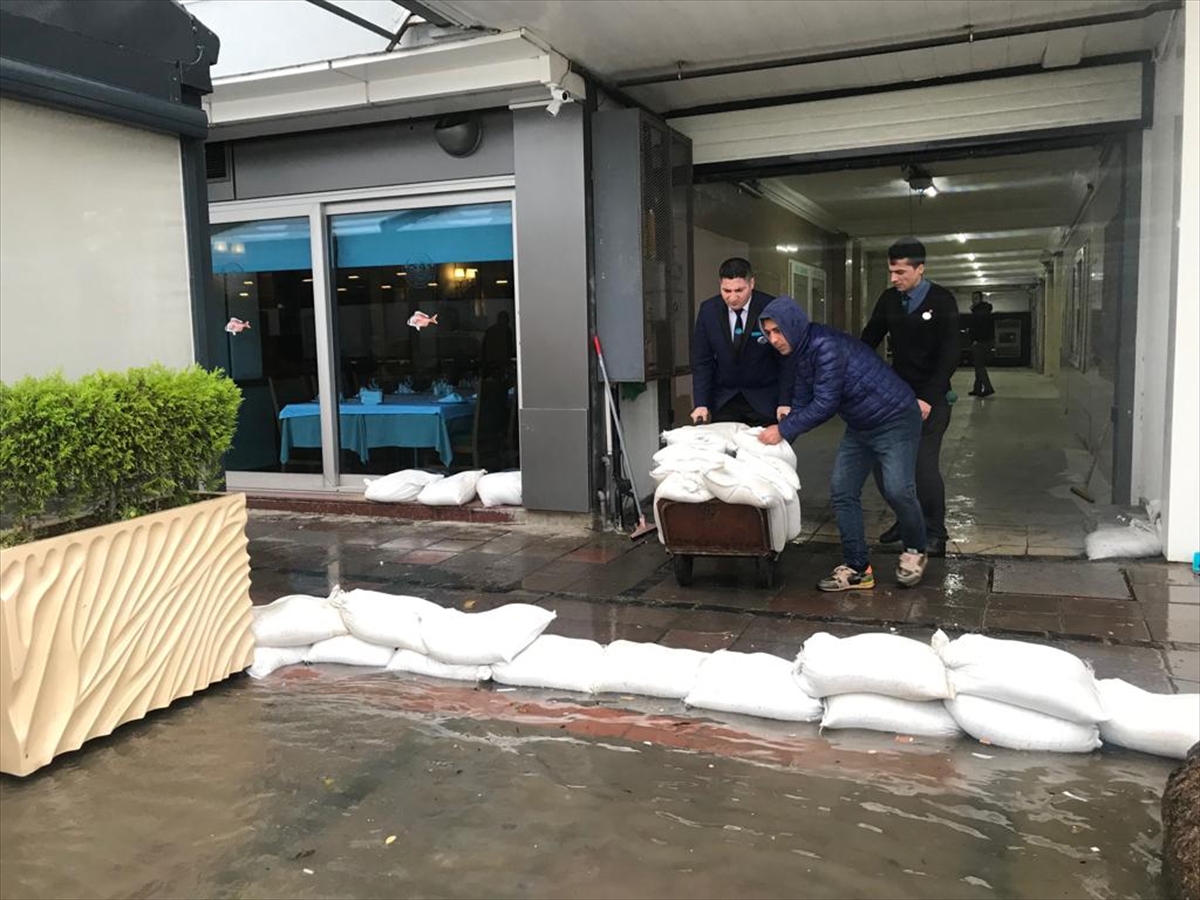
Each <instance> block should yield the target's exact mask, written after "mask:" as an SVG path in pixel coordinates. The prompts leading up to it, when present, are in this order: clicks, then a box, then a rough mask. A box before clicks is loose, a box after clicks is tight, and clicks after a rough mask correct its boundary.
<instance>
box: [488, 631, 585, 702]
mask: <svg viewBox="0 0 1200 900" xmlns="http://www.w3.org/2000/svg"><path fill="white" fill-rule="evenodd" d="M603 658H604V647H603V646H601V645H600V644H598V643H596V642H595V641H588V640H583V639H581V638H567V637H559V636H558V635H556V634H543V635H542V636H541V637H539V638H538V639H537V640H535V641H534V642H533V643H532V644H530V645H529V646H528V647H526V648H525V649H524V650H522V651H521V652H520V653H518V654H517V656H516V658H515V659H513V661H512V662H499V663H496V664H495V665H494V666H492V679H493V680H494V681H496V682H497V683H499V684H511V685H515V686H518V687H539V688H555V689H557V690H562V691H579V692H580V693H583V694H587V693H590V692H591V690H592V684H593V683H594V682H595V680H596V675H597V674H598V673H599V671H600V662H601V660H602V659H603Z"/></svg>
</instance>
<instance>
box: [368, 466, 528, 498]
mask: <svg viewBox="0 0 1200 900" xmlns="http://www.w3.org/2000/svg"><path fill="white" fill-rule="evenodd" d="M363 483H364V484H365V485H366V490H365V491H363V495H364V496H365V497H366V498H367V499H368V500H374V501H375V502H376V503H412V502H416V503H423V504H425V505H426V506H463V505H464V504H467V503H470V502H471V501H472V500H474V499H475V497H476V496H478V497H479V502H480V503H482V504H483V505H484V506H520V505H521V503H522V498H521V473H520V471H519V470H518V471H512V472H491V473H489V472H488V471H487V470H486V469H472V470H470V471H467V472H459V473H457V474H456V475H449V476H446V475H439V474H437V473H435V472H425V471H423V470H421V469H403V470H401V471H399V472H392V473H391V474H390V475H384V476H382V477H380V478H364V479H363Z"/></svg>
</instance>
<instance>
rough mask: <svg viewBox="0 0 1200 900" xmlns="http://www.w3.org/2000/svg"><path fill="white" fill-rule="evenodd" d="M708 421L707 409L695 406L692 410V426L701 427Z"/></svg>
mask: <svg viewBox="0 0 1200 900" xmlns="http://www.w3.org/2000/svg"><path fill="white" fill-rule="evenodd" d="M707 421H708V407H707V406H697V407H696V408H695V409H693V410H692V424H693V425H703V424H704V423H706V422H707Z"/></svg>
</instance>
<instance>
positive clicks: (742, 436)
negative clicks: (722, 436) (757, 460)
mask: <svg viewBox="0 0 1200 900" xmlns="http://www.w3.org/2000/svg"><path fill="white" fill-rule="evenodd" d="M762 431H763V430H762V428H747V429H746V430H745V431H739V432H738V433H737V434H736V435H734V437H733V443H734V447H735V448H736V449H737V450H745V451H746V452H747V453H750V454H752V455H754V456H769V457H772V458H774V459H778V460H781V461H783V462H784V463H786V464H787V465H789V466H791V467H792V469H795V468H796V451H795V450H793V449H792V445H791V444H789V443H788V442H787V441H780V442H779V443H778V444H764V443H763V442H762V441H760V440H759V439H758V436H759V435H760V434H762Z"/></svg>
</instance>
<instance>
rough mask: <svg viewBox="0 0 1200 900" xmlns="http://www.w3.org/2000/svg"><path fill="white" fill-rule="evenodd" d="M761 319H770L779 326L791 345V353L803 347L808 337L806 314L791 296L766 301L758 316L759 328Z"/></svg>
mask: <svg viewBox="0 0 1200 900" xmlns="http://www.w3.org/2000/svg"><path fill="white" fill-rule="evenodd" d="M763 319H771V320H773V321H774V322H775V324H776V325H778V326H779V330H780V331H781V332H782V333H783V336H784V337H785V338H787V342H788V343H789V344H790V345H791V347H792V353H799V352H800V350H801V348H803V347H804V343H805V341H806V340H807V339H808V326H809V321H808V314H807V313H805V312H804V310H803V309H801V308H800V305H799V304H797V303H796V301H795V300H793V299H792V298H791V297H776V298H775V299H774V300H772V301H771V302H770V303H768V304H767V306H766V309H764V310H763V311H762V313H761V314H760V315H759V317H758V326H759V328H761V327H762V321H763Z"/></svg>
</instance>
